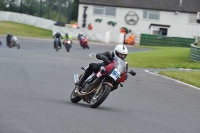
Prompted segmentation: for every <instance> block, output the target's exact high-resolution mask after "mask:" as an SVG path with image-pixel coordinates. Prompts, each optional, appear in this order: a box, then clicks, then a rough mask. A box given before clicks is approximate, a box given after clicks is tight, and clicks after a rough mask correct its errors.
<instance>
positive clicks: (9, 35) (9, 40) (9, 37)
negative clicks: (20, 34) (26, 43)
mask: <svg viewBox="0 0 200 133" xmlns="http://www.w3.org/2000/svg"><path fill="white" fill-rule="evenodd" d="M12 37H13V36H12V35H11V33H9V32H8V34H7V36H6V42H7V46H8V47H10V43H11V39H12Z"/></svg>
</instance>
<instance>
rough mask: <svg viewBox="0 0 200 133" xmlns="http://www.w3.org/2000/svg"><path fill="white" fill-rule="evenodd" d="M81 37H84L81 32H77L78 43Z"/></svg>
mask: <svg viewBox="0 0 200 133" xmlns="http://www.w3.org/2000/svg"><path fill="white" fill-rule="evenodd" d="M82 37H84V36H83V34H82V33H81V32H79V33H78V40H79V41H80V40H81V39H82Z"/></svg>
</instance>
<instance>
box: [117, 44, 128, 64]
mask: <svg viewBox="0 0 200 133" xmlns="http://www.w3.org/2000/svg"><path fill="white" fill-rule="evenodd" d="M114 54H115V56H117V57H119V58H121V59H122V60H124V59H125V58H126V56H127V54H128V49H127V48H126V46H124V45H122V44H119V45H117V46H116V47H115V49H114Z"/></svg>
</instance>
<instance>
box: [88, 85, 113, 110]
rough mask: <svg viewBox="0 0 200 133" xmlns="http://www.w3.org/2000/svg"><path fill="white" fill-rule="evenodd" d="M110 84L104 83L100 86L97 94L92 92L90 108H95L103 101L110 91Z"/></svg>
mask: <svg viewBox="0 0 200 133" xmlns="http://www.w3.org/2000/svg"><path fill="white" fill-rule="evenodd" d="M111 89H112V88H111V86H109V85H107V84H105V85H103V86H102V88H101V91H100V92H99V94H96V93H95V94H94V96H93V97H92V99H91V101H90V107H91V108H97V107H98V106H99V105H101V104H102V103H103V101H104V100H105V99H106V98H107V97H108V95H109V94H110V91H111Z"/></svg>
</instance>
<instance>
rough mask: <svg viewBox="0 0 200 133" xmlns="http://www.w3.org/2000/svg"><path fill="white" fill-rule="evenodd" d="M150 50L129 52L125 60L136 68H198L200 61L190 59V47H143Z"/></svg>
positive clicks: (199, 67)
mask: <svg viewBox="0 0 200 133" xmlns="http://www.w3.org/2000/svg"><path fill="white" fill-rule="evenodd" d="M144 48H152V51H148V52H138V53H130V54H129V55H128V56H127V61H128V63H129V65H130V66H131V67H138V68H192V69H200V63H198V62H193V61H190V48H182V47H144Z"/></svg>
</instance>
